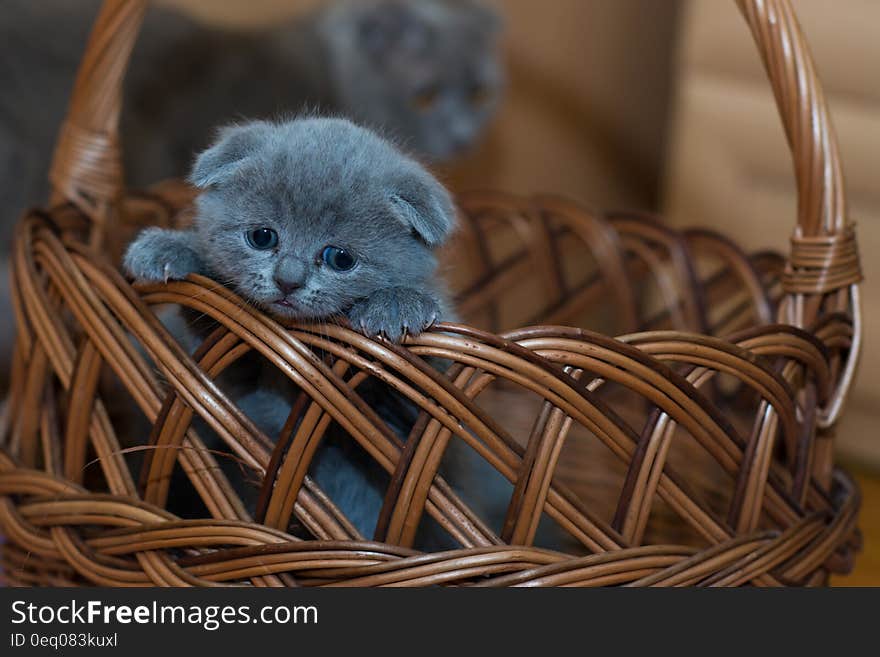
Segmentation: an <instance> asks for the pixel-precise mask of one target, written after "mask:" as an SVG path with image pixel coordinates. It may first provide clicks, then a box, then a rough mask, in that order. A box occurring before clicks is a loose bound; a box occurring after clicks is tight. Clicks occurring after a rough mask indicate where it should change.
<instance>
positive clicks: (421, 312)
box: [348, 288, 440, 342]
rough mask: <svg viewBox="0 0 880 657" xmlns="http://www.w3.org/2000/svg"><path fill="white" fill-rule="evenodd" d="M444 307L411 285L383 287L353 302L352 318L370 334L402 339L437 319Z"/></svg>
mask: <svg viewBox="0 0 880 657" xmlns="http://www.w3.org/2000/svg"><path fill="white" fill-rule="evenodd" d="M439 312H440V309H439V305H438V303H437V300H436V299H434V298H433V297H431V296H429V295H428V294H425V293H424V292H419V291H417V290H411V289H409V288H390V289H386V290H380V291H378V292H376V293H375V294H373V295H371V296H369V297H367V298H366V299H362V300H360V301H358V302H357V303H355V304H354V306H352V308H351V310H350V311H349V314H348V315H349V320H350V321H351V323H352V325H353V326H357V327H359V328H360V330H361V332H362V333H364V334H365V335H368V336H370V337H373V336H377V335H384V336H385V337H386V338H388V339H389V340H391V341H392V342H401V341H403V339H404V338H405V337H406V336H407V335H414V336H415V335H418V334H419V333H421V332H422V331H424V330H425V329H426V328H428V327H429V326H431V325H432V324H433V323H434V322H436V321H437V317H438V315H439Z"/></svg>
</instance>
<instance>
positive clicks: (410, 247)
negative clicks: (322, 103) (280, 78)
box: [124, 118, 455, 536]
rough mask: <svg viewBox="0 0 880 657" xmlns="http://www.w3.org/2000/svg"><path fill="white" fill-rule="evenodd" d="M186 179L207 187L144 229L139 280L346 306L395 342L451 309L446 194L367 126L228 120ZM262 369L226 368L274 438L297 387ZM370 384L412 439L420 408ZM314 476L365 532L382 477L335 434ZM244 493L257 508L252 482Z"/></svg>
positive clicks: (131, 261)
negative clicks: (442, 275)
mask: <svg viewBox="0 0 880 657" xmlns="http://www.w3.org/2000/svg"><path fill="white" fill-rule="evenodd" d="M190 180H191V182H192V183H193V184H195V185H196V186H198V187H199V188H200V189H201V190H202V192H201V195H200V196H199V198H198V200H197V203H196V213H195V217H194V221H193V227H192V229H191V230H167V229H160V228H151V229H147V230H145V231H144V232H142V233H141V234H140V235H139V236H138V237H137V238H136V239H135V241H134V242H132V243H131V245H130V246H129V248H128V250H127V252H126V254H125V258H124V267H125V269H126V271H127V272H128V273H129V274H130V275H131V276H133V277H134V278H136V279H139V280H146V281H164V280H167V279H176V278H183V277H185V276H186V275H187V274H189V273H200V274H206V275H208V276H211V277H213V278H215V279H216V280H218V281H222V282H225V283H226V284H228V285H229V286H230V287H231V288H232V289H234V290H235V291H236V292H238V293H239V294H240V295H241V296H242V297H243V298H245V299H247V300H248V301H249V302H251V303H253V304H254V305H256V306H259V307H261V308H263V309H264V310H265V311H266V312H268V313H269V314H271V315H274V316H276V317H279V318H282V319H327V318H330V317H332V316H334V315H343V316H347V317H348V318H349V320H350V321H351V323H352V325H353V326H355V327H357V328H359V329H361V330H362V331H364V332H365V333H367V334H368V335H377V334H383V335H385V336H387V337H388V338H390V339H392V340H399V339H400V338H401V337H402V336H403V334H404V332H410V333H413V334H416V333H419V332H421V331H422V330H424V329H425V328H427V327H428V326H430V325H431V324H432V323H433V322H435V321H438V320H442V319H450V318H451V309H450V305H449V302H448V301H447V300H446V296H445V293H444V289H443V286H442V283H440V281H439V280H438V279H437V276H436V274H435V267H436V262H435V258H434V254H433V250H434V248H435V247H437V246H438V245H440V244H441V243H442V242H443V241H444V240H445V239H446V237H447V236H448V235H449V233H450V231H451V230H452V229H453V227H454V223H455V210H454V207H453V205H452V201H451V199H450V197H449V194H448V193H447V192H446V190H445V189H444V188H443V186H442V185H441V184H440V183H438V182H437V181H436V180H435V179H434V178H433V177H432V176H431V175H430V174H429V173H428V172H427V171H426V170H425V169H424V168H422V167H421V166H420V165H419V164H417V163H416V162H415V161H413V160H411V159H410V158H408V157H406V156H405V155H403V154H402V153H401V152H399V151H398V150H397V149H396V148H395V147H394V146H392V145H391V144H390V143H389V142H387V141H385V140H384V139H381V138H380V137H378V136H376V135H375V134H373V133H371V132H370V131H368V130H366V129H364V128H361V127H358V126H356V125H354V124H352V123H350V122H349V121H346V120H342V119H319V118H312V119H300V120H294V121H289V122H284V123H269V122H265V121H256V122H252V123H247V124H244V125H240V126H233V127H229V128H225V129H223V130H222V131H221V132H220V133H219V136H218V140H217V143H216V144H215V145H214V146H212V147H211V148H209V149H208V150H207V151H205V152H204V153H202V154H201V155H200V156H199V157H198V159H197V160H196V163H195V166H194V168H193V171H192V174H191V175H190ZM170 326H172V327H174V323H173V322H171V323H170ZM172 330H174V331H176V332H178V336H177V337H178V339H180V340H181V341H182V342H189V341H190V340H191V338H192V336H187V335H180V333H181V331H182V330H183V331H184V332H185V329H182V327H181V326H180V325H179V322H178V325H177V326H176V328H172ZM256 360H258V361H259V360H260V359H259V358H257V359H256ZM251 365H253V363H251ZM257 369H258V371H257V373H256V374H255V373H254V372H253V371H252V370H249V371H248V373H247V375H244V374H243V373H242V371H241V370H239V371H238V372H237V373H234V374H232V375H230V376H229V377H228V378H229V379H232V380H233V382H234V385H233V386H232V388H233V390H232V393H231V394H232V396H233V398H234V399H235V401H236V402H237V403H238V404H239V406H240V407H241V408H242V410H244V411H245V412H246V413H247V414H248V416H250V417H251V418H252V419H253V420H254V422H256V423H257V425H258V426H259V427H260V428H261V429H262V430H263V431H264V432H266V434H267V435H269V436H277V435H279V433H280V431H281V429H282V426H283V425H284V423H285V420H286V418H287V415H288V413H289V412H290V408H291V404H292V402H293V400H294V399H295V398H296V389H295V388H294V387H293V386H292V385H291V384H290V382H289V381H288V380H287V379H286V377H284V376H282V375H280V374H278V373H277V372H276V371H275V370H274V368H265V367H261V366H260V365H259V364H258V365H257ZM254 381H256V382H257V383H253V382H254ZM377 386H378V384H376V383H374V384H372V385H367V384H365V385H363V386H362V389H359V392H361V394H365V395H367V396H370V395H372V398H373V402H371V403H373V404H375V405H376V407H377V408H379V412H380V415H383V413H384V418H385V419H386V420H387V421H388V423H389V425H390V426H391V427H392V428H393V429H395V430H396V431H398V433H399V435H401V437H402V438H406V435H407V432H408V426H409V425H411V424H412V422H413V421H414V415H413V411H414V409H413V408H412V407H411V405H408V404H406V403H400V401H401V400H399V399H393V396H392V395H390V394H389V392H388V391H383V390H380V389H379V388H378V387H377ZM374 388H375V389H374ZM312 474H313V476H314V477H315V478H316V480H317V481H318V483H319V484H320V485H321V486H322V487H323V488H324V490H325V491H326V492H327V494H328V495H330V497H331V499H333V500H334V501H335V502H336V503H337V504H338V505H339V506H340V508H341V509H342V510H343V511H344V512H345V513H346V515H347V516H348V517H349V518H350V519H351V520H352V522H353V523H354V524H355V526H356V527H358V529H359V530H360V531H361V532H362V533H364V534H365V535H367V536H369V535H370V533H371V532H372V529H373V528H374V527H375V523H376V519H377V516H378V513H379V509H380V507H381V504H382V492H383V490H384V488H385V485H386V484H387V475H386V474H385V473H384V472H381V471H379V469H378V466H376V465H375V464H374V463H373V462H372V461H371V460H370V459H368V458H366V456H365V455H364V454H363V453H362V452H361V450H360V449H359V448H358V447H357V446H355V445H354V444H353V441H352V440H350V439H347V438H346V437H345V436H344V435H341V434H340V432H338V431H337V432H331V435H330V436H329V437H328V439H327V440H326V441H325V444H324V445H322V448H321V450H319V452H318V454H317V456H316V458H315V460H314V462H313V467H312ZM239 483H241V482H239ZM243 494H244V495H245V497H246V498H247V497H248V496H250V499H251V502H252V503H253V492H252V491H250V492H248V491H247V490H245V491H244V492H243Z"/></svg>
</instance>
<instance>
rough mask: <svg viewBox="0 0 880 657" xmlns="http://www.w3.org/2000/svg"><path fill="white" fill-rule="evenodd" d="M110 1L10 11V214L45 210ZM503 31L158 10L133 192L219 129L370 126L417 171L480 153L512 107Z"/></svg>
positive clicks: (430, 13)
mask: <svg viewBox="0 0 880 657" xmlns="http://www.w3.org/2000/svg"><path fill="white" fill-rule="evenodd" d="M99 6H100V1H99V0H75V1H71V0H39V2H34V1H33V0H4V1H3V6H2V9H3V20H2V21H0V50H2V56H0V81H2V83H3V85H4V88H3V94H2V96H0V180H2V181H3V182H2V183H0V210H2V211H3V212H11V213H12V214H13V216H15V215H17V213H19V212H20V211H21V210H22V209H23V208H24V207H26V206H27V205H31V204H34V203H43V202H45V200H46V195H47V191H48V189H47V183H46V174H47V171H48V165H49V158H50V155H51V152H52V147H53V145H54V139H55V136H56V133H57V130H58V127H59V125H60V124H61V120H62V119H63V116H64V112H65V110H66V107H67V101H68V98H69V94H70V91H71V89H72V86H73V80H74V77H75V73H76V68H77V66H78V64H79V60H80V56H81V55H82V52H83V49H84V45H85V41H86V37H87V35H88V32H89V29H90V27H91V24H92V21H93V19H94V16H95V15H96V13H97V10H98V7H99ZM497 32H498V18H497V16H496V14H495V13H494V12H493V11H492V10H491V9H489V8H488V7H487V6H486V5H485V4H483V2H482V1H481V0H334V1H332V2H326V3H323V4H322V5H321V7H320V8H319V9H318V10H316V11H314V12H311V13H309V14H307V15H305V16H302V17H300V18H298V19H295V20H291V21H288V22H285V23H283V24H281V25H278V26H273V27H272V28H264V29H259V30H235V29H231V28H223V29H221V28H219V27H215V26H210V27H209V26H206V25H203V24H202V23H199V22H197V21H196V20H193V19H191V18H189V17H187V16H186V15H184V14H182V13H180V12H177V11H174V10H172V9H168V8H161V7H158V8H153V7H151V8H150V9H149V10H148V11H147V14H146V18H145V20H144V24H143V27H142V30H141V33H140V35H139V38H138V40H137V42H136V45H135V49H134V52H133V55H132V60H131V65H130V67H129V69H128V72H127V74H126V82H125V99H124V102H123V113H122V128H121V132H122V137H123V143H124V149H123V150H124V153H125V158H126V159H125V168H126V176H127V179H128V182H129V183H130V184H132V185H133V186H135V187H143V186H146V185H149V184H152V183H154V182H157V181H158V180H161V179H163V178H167V177H171V176H183V175H185V174H186V173H187V172H188V171H189V168H190V166H191V164H192V160H193V157H194V155H195V153H197V152H199V151H201V150H203V149H204V148H206V147H207V146H208V143H209V141H210V138H211V134H210V130H209V128H208V126H216V125H222V124H224V123H229V122H231V121H235V120H238V119H239V118H240V117H248V118H251V119H253V118H273V117H275V116H278V115H283V116H289V115H291V114H296V113H300V112H302V111H303V110H309V111H312V112H320V113H322V114H332V115H339V116H344V117H347V118H350V119H352V120H354V121H356V122H358V123H360V124H362V125H366V126H369V127H371V128H373V129H375V130H377V131H379V132H381V133H382V134H386V135H389V136H392V137H393V138H394V139H395V141H397V142H399V143H402V144H404V145H405V146H406V148H407V149H408V150H410V151H412V152H413V153H415V154H417V155H418V156H419V157H421V158H424V159H427V160H431V161H440V160H446V159H448V158H450V157H452V156H454V155H456V154H458V153H459V152H461V150H462V149H464V148H466V147H468V146H470V145H471V144H473V143H474V141H475V140H476V139H477V137H478V136H479V135H480V133H481V132H482V130H483V128H484V127H485V125H486V122H487V121H488V120H489V118H490V117H491V115H492V113H493V111H494V109H495V107H496V105H497V101H498V98H499V95H500V89H501V86H502V72H501V68H500V64H499V60H498V52H497V43H496V41H497Z"/></svg>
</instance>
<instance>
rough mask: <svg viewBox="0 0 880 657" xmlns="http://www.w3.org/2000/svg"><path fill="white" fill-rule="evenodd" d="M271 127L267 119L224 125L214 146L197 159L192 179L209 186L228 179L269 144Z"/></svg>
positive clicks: (201, 185)
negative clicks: (267, 141) (266, 143)
mask: <svg viewBox="0 0 880 657" xmlns="http://www.w3.org/2000/svg"><path fill="white" fill-rule="evenodd" d="M271 128H272V124H271V123H269V122H267V121H253V122H250V123H245V124H243V125H232V126H227V127H225V128H221V129H220V130H219V131H218V132H217V137H216V139H215V142H214V145H213V146H211V147H210V148H208V149H207V150H206V151H203V152H202V153H200V154H199V156H198V157H197V158H196V161H195V164H194V165H193V169H192V172H191V173H190V175H189V181H190V182H191V183H192V184H193V185H195V186H196V187H201V188H205V187H210V186H211V185H216V184H218V183H222V182H224V181H226V180H228V179H229V178H230V177H231V176H232V175H233V174H234V173H235V171H236V170H237V169H238V168H239V167H240V166H241V165H242V164H243V163H244V162H245V161H246V160H247V159H248V158H249V157H250V156H252V155H254V153H256V152H257V151H258V150H259V148H260V147H261V146H262V145H263V144H264V143H265V139H266V137H267V135H268V134H269V132H270V131H271Z"/></svg>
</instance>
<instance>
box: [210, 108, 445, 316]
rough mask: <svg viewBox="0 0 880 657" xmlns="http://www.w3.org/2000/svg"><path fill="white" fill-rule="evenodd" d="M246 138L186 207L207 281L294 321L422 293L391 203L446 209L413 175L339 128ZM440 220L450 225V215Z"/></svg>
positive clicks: (418, 245) (407, 236)
mask: <svg viewBox="0 0 880 657" xmlns="http://www.w3.org/2000/svg"><path fill="white" fill-rule="evenodd" d="M258 125H265V124H258ZM289 126H295V127H294V128H290V127H289ZM258 132H259V131H258ZM250 137H251V140H252V146H251V147H249V148H248V149H246V155H245V156H244V157H239V156H238V154H234V157H233V162H234V171H233V173H231V174H228V172H226V174H224V175H223V178H222V180H220V181H215V182H211V183H210V184H209V185H207V190H206V191H205V192H204V193H203V194H202V196H201V197H200V198H199V201H198V209H199V213H198V215H197V231H198V235H199V238H200V242H201V248H202V251H203V253H202V257H203V258H204V260H205V261H206V262H205V264H206V265H207V266H208V268H209V269H210V270H211V273H212V274H213V275H214V276H215V277H216V278H217V280H219V281H221V282H224V283H225V284H227V285H229V286H230V287H232V288H233V289H235V290H236V291H237V292H238V293H239V294H240V295H241V296H242V297H244V298H245V299H247V300H248V301H250V302H251V303H253V304H255V305H257V306H260V307H262V308H263V309H265V310H267V311H268V312H270V313H271V314H274V315H276V316H279V317H282V318H295V319H305V318H310V319H313V318H323V317H328V316H331V315H336V314H341V313H344V312H345V311H346V310H347V309H348V308H350V307H351V305H352V304H353V303H354V302H355V301H356V300H358V299H361V298H364V297H368V296H370V295H371V294H373V293H374V292H375V291H377V290H379V289H383V288H387V287H393V286H407V287H414V286H419V285H424V284H426V283H427V281H428V280H429V279H430V277H431V276H432V274H433V271H434V268H435V261H434V257H433V254H432V252H431V249H430V248H429V246H428V245H427V243H426V241H425V239H424V238H423V237H420V236H419V235H418V232H417V230H416V229H415V228H414V226H413V225H412V224H410V223H408V222H407V220H406V214H405V212H404V214H401V208H402V206H401V203H402V202H401V201H400V200H399V199H400V197H401V195H405V196H406V198H408V199H409V200H410V201H412V203H413V204H415V205H416V206H419V207H423V208H426V207H428V206H429V204H430V202H431V201H430V199H429V201H428V203H427V204H426V203H425V202H423V200H422V199H421V198H418V197H419V195H420V194H427V195H428V196H429V197H430V196H431V195H435V196H437V197H438V198H437V199H434V200H436V201H438V202H439V203H440V204H441V206H442V207H444V208H448V209H449V211H451V206H448V197H447V196H446V193H445V191H444V190H443V188H442V187H441V186H439V184H437V183H436V182H434V181H433V179H432V178H430V177H429V176H427V174H425V173H424V171H423V170H422V169H421V168H420V167H418V165H416V164H415V163H413V162H412V161H410V160H408V159H406V158H404V157H403V156H402V155H400V154H399V153H397V152H396V151H395V150H394V149H393V148H391V147H390V146H389V145H387V144H386V143H385V142H384V141H382V140H380V139H379V138H377V137H375V136H374V135H372V134H370V133H368V132H367V131H365V130H362V129H360V128H356V127H355V126H353V125H352V124H350V123H347V122H343V121H335V120H321V119H315V120H306V121H297V122H294V123H292V124H286V125H285V126H281V127H279V126H273V127H271V128H269V129H268V132H266V134H263V135H260V134H257V135H256V136H254V135H251V136H250ZM254 144H255V146H254ZM220 146H222V142H221V144H220ZM220 146H218V147H217V148H220ZM233 150H235V149H233ZM210 152H211V151H208V154H210ZM204 158H205V156H202V158H200V161H201V160H203V159H204ZM212 166H214V168H215V169H217V170H219V171H221V172H223V171H224V167H226V166H227V165H225V164H223V163H222V162H221V164H220V166H219V169H218V168H217V166H216V165H213V164H212ZM197 170H198V164H197ZM227 174H228V175H227ZM196 175H197V174H194V178H195V176H196ZM426 176H427V177H426ZM196 182H197V183H198V181H197V180H196ZM412 207H413V206H412V205H410V204H406V205H405V207H403V209H404V210H405V211H408V210H409V209H410V208H412ZM438 207H440V206H438ZM445 211H446V210H443V212H445ZM442 220H443V221H448V222H450V225H451V215H450V217H446V218H443V219H442ZM446 229H448V227H447V228H444V229H443V230H446ZM428 239H429V240H430V239H431V236H430V235H429V236H428Z"/></svg>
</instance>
